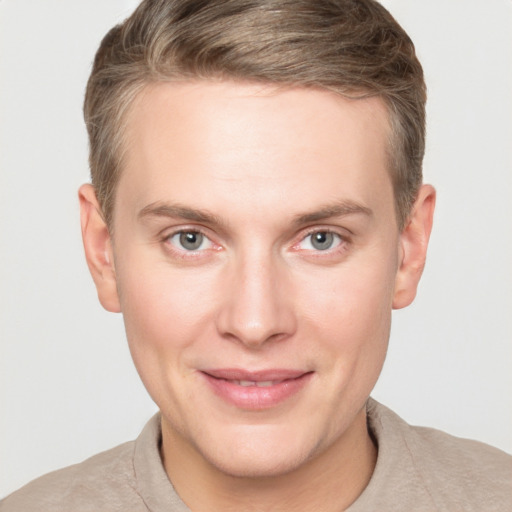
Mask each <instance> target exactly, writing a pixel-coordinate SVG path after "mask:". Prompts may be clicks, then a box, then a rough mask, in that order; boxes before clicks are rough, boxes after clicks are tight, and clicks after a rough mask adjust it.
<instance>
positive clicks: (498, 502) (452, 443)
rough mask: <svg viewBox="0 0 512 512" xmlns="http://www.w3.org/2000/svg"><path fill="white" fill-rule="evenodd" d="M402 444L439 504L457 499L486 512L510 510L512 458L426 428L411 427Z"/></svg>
mask: <svg viewBox="0 0 512 512" xmlns="http://www.w3.org/2000/svg"><path fill="white" fill-rule="evenodd" d="M405 442H406V444H407V446H408V447H409V448H410V450H411V457H412V458H413V459H414V461H415V464H416V466H417V468H418V472H419V473H420V474H421V476H422V478H423V479H424V481H425V483H426V485H428V486H429V488H430V489H432V493H433V494H434V495H436V496H438V497H439V500H441V501H448V500H450V499H452V500H453V498H454V497H458V498H457V499H460V500H462V499H464V500H465V501H467V502H469V503H474V504H477V506H484V505H485V509H486V510H489V511H491V510H510V509H511V508H512V456H510V455H508V454H507V453H505V452H503V451H501V450H498V449H497V448H494V447H493V446H489V445H487V444H484V443H481V442H478V441H473V440H471V439H461V438H458V437H454V436H451V435H448V434H446V433H445V432H440V431H439V430H435V429H431V428H425V427H410V434H409V435H408V436H406V438H405Z"/></svg>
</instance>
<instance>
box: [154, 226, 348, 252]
mask: <svg viewBox="0 0 512 512" xmlns="http://www.w3.org/2000/svg"><path fill="white" fill-rule="evenodd" d="M319 233H325V234H330V235H334V236H335V237H337V239H338V242H337V243H336V245H335V246H334V247H329V248H327V249H325V250H321V249H315V248H312V249H301V248H300V247H299V245H300V244H302V243H303V242H304V241H305V240H306V239H307V238H308V237H312V236H313V235H315V234H319ZM183 234H196V235H201V236H203V237H204V239H205V240H207V241H208V243H209V244H210V245H209V247H207V248H204V249H197V250H187V249H185V248H183V247H181V248H179V247H177V246H176V245H174V244H173V243H172V242H171V240H172V239H173V238H174V237H176V236H178V235H180V236H181V235H183ZM163 242H164V243H165V244H166V246H167V250H168V251H170V252H172V253H173V254H174V255H175V256H177V257H179V258H181V259H191V258H201V257H204V256H205V255H206V254H204V253H208V252H210V251H211V250H213V251H218V250H221V249H222V247H221V246H220V245H218V244H216V243H215V242H213V241H212V240H211V238H210V237H209V236H208V235H207V234H206V233H205V232H204V231H202V230H201V229H198V228H190V229H186V228H182V229H179V230H177V231H173V232H172V233H169V234H166V235H165V236H164V237H163ZM349 243H350V239H349V238H348V237H347V236H346V235H342V234H340V233H339V232H337V231H334V230H332V229H329V228H319V227H315V228H312V229H310V230H309V231H307V232H306V233H305V234H304V235H301V237H300V239H299V241H298V242H295V243H294V244H293V245H292V249H294V250H297V251H304V252H306V253H308V256H309V257H315V258H321V257H326V256H333V255H337V254H340V253H343V252H344V251H346V250H347V245H348V244H349ZM310 244H312V243H311V242H310Z"/></svg>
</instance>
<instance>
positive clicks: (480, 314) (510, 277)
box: [0, 0, 512, 496]
mask: <svg viewBox="0 0 512 512" xmlns="http://www.w3.org/2000/svg"><path fill="white" fill-rule="evenodd" d="M135 4H136V2H135V0H108V1H104V0H73V1H64V0H0V130H1V132H0V141H1V147H0V339H1V345H0V433H1V434H0V496H3V495H5V494H7V493H9V492H11V491H12V490H14V489H15V488H17V487H19V486H21V485H22V484H24V483H25V482H27V481H29V480H30V479H32V478H34V477H36V476H38V475H40V474H42V473H45V472H48V471H50V470H53V469H56V468H58V467H62V466H65V465H69V464H72V463H75V462H78V461H81V460H83V459H84V458H86V457H88V456H90V455H92V454H94V453H96V452H98V451H100V450H104V449H107V448H109V447H112V446H114V445H116V444H119V443H121V442H124V441H126V440H130V439H133V438H135V437H136V436H137V435H138V433H139V431H140V430H141V428H142V426H143V425H144V423H145V422H146V420H147V419H148V418H149V417H150V416H151V415H152V414H153V412H155V411H156V406H155V405H154V404H153V403H152V402H151V401H150V399H149V398H148V397H147V395H146V392H145V390H144V389H143V386H142V384H141V383H140V382H139V378H138V376H137V374H136V371H135V370H134V368H133V366H132V363H131V359H130V356H129V353H128V349H127V346H126V343H125V339H124V330H123V325H122V318H121V316H120V315H114V314H110V313H106V312H104V311H103V310H102V309H101V306H100V305H99V303H98V302H97V299H96V293H95V289H94V287H93V284H92V280H91V279H90V277H89V274H88V270H87V268H86V264H85V260H84V257H83V255H82V247H81V240H80V234H79V219H78V203H77V193H76V191H77V188H78V186H79V185H80V184H81V183H82V182H84V181H87V180H88V168H87V140H86V133H85V128H84V125H83V121H82V115H81V106H82V97H83V91H84V87H85V82H86V79H87V77H88V74H89V72H90V67H91V62H92V59H93V55H94V52H95V50H96V48H97V46H98V44H99V42H100V39H101V37H102V36H103V34H104V33H105V32H106V31H107V30H108V29H109V28H110V27H111V26H112V25H113V24H115V23H116V22H118V21H120V20H122V19H124V18H125V17H126V16H127V15H128V14H129V13H130V12H131V10H132V9H133V8H134V6H135ZM385 5H386V6H387V7H388V8H389V9H390V10H391V12H392V13H393V14H394V15H395V17H396V18H397V19H398V21H399V22H400V23H401V24H402V25H403V26H404V28H405V29H406V30H407V31H408V32H409V34H410V35H411V37H412V39H413V40H414V41H415V43H416V46H417V50H418V53H419V56H420V59H421V60H422V62H423V65H424V68H425V72H426V78H427V83H428V87H429V103H428V147H427V155H426V159H425V179H426V181H427V182H430V183H433V184H434V185H435V186H436V187H437V190H438V208H437V213H436V217H435V227H434V233H433V236H432V241H431V247H430V252H429V258H428V264H427V268H426V271H425V275H424V278H423V282H422V285H421V287H420V291H419V296H418V298H417V300H416V302H415V303H414V305H413V306H411V307H410V308H407V309H406V310H403V311H399V312H395V313H394V318H393V329H392V339H391V344H390V349H389V355H388V360H387V363H386V365H385V369H384V372H383V374H382V377H381V380H380V382H379V384H378V385H377V388H376V389H375V391H374V397H375V398H377V399H378V400H380V401H382V402H384V403H385V404H387V405H388V406H390V407H392V408H393V409H395V410H396V412H398V413H399V414H400V415H401V416H402V417H404V418H405V419H407V420H408V421H409V422H410V423H413V424H422V425H428V426H433V427H436V428H440V429H443V430H447V431H449V432H450V433H452V434H455V435H458V436H464V437H471V438H476V439H479V440H482V441H484V442H487V443H490V444H494V445H496V446H498V447H501V448H502V449H504V450H507V451H509V452H511V451H512V428H511V427H512V404H511V398H510V396H511V390H512V269H511V267H512V201H511V198H512V66H511V64H510V63H511V62H512V31H511V30H510V27H512V2H511V1H510V0H488V1H486V2H485V3H483V2H482V1H481V0H429V1H428V2H425V1H423V0H388V1H386V2H385Z"/></svg>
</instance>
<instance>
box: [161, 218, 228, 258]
mask: <svg viewBox="0 0 512 512" xmlns="http://www.w3.org/2000/svg"><path fill="white" fill-rule="evenodd" d="M182 233H198V234H201V235H202V236H203V237H204V238H205V239H206V240H208V242H209V246H208V247H206V248H204V249H195V250H187V249H185V248H180V247H179V246H178V245H176V244H173V243H172V242H171V239H172V238H173V237H175V236H176V235H179V234H182ZM159 238H160V239H161V241H162V242H163V244H164V245H165V246H166V250H167V251H169V252H172V253H174V254H175V255H178V256H180V257H182V258H187V257H188V258H193V257H199V256H201V255H202V253H205V252H208V251H210V250H215V251H218V250H221V249H222V246H221V245H220V244H218V243H217V242H215V241H214V240H213V239H212V236H211V235H210V234H209V230H208V229H206V228H204V227H203V226H197V225H180V226H173V227H172V228H166V229H163V230H162V231H161V232H160V234H159Z"/></svg>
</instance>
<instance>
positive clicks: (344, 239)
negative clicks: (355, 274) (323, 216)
mask: <svg viewBox="0 0 512 512" xmlns="http://www.w3.org/2000/svg"><path fill="white" fill-rule="evenodd" d="M319 233H326V234H330V235H334V236H335V237H337V238H338V243H337V244H336V245H335V246H334V247H329V248H327V249H325V250H321V249H300V248H299V247H298V246H299V245H300V244H302V243H303V242H304V241H305V240H306V239H307V238H308V237H312V236H313V235H315V234H319ZM310 243H311V242H310ZM349 243H350V239H349V238H348V236H347V235H342V234H341V233H339V232H338V231H335V230H333V229H330V228H321V227H320V228H319V227H315V228H312V229H310V230H309V231H307V232H306V234H305V235H303V236H301V238H300V240H299V241H298V242H296V243H295V244H293V246H292V248H294V249H297V250H299V251H300V250H303V251H306V252H307V253H308V256H309V257H313V258H322V257H324V258H325V257H327V256H336V255H338V254H340V253H343V252H345V251H346V250H347V249H348V247H347V245H348V244H349Z"/></svg>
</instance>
